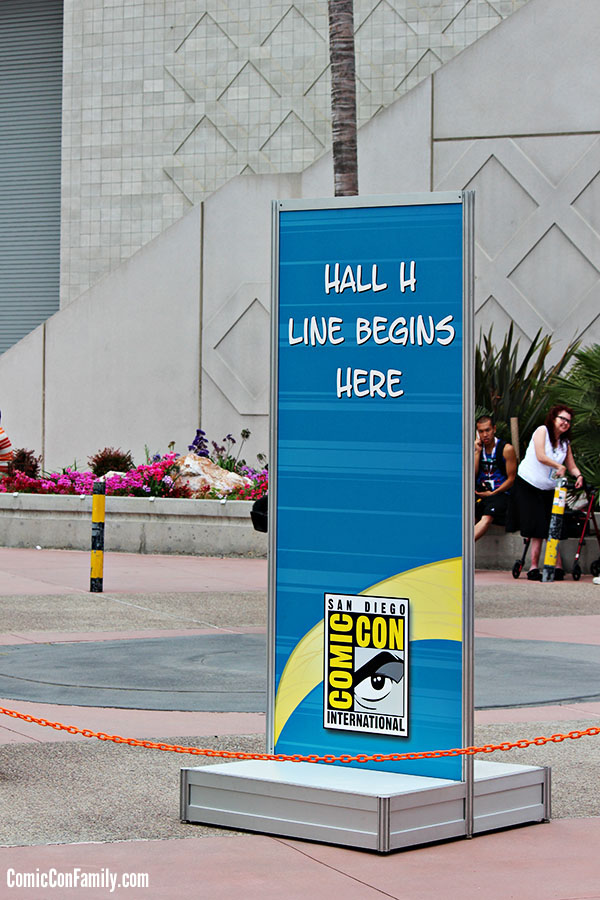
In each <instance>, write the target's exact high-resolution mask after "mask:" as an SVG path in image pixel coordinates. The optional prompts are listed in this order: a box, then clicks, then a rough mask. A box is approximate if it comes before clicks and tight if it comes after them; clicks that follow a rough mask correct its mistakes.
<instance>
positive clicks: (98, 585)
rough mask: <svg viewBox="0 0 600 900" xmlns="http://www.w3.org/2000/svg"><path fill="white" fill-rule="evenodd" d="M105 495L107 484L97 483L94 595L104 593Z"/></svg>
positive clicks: (94, 531)
mask: <svg viewBox="0 0 600 900" xmlns="http://www.w3.org/2000/svg"><path fill="white" fill-rule="evenodd" d="M105 494H106V484H105V482H104V481H95V482H94V494H93V498H92V567H91V575H90V591H91V593H93V594H101V593H102V580H103V571H104V510H105Z"/></svg>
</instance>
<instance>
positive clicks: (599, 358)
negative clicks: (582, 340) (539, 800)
mask: <svg viewBox="0 0 600 900" xmlns="http://www.w3.org/2000/svg"><path fill="white" fill-rule="evenodd" d="M551 396H552V402H553V403H564V404H565V406H570V407H571V409H572V410H573V412H574V414H575V415H574V421H573V428H572V434H573V453H574V455H575V460H576V462H577V465H578V466H579V468H580V469H581V472H582V474H583V477H584V478H585V480H586V481H587V483H588V484H589V485H590V486H592V487H594V488H595V489H596V490H597V491H598V492H600V344H592V345H591V347H585V348H583V349H581V350H578V351H577V353H576V354H575V362H574V364H573V366H572V367H571V368H570V369H569V371H568V373H567V374H566V375H564V376H562V377H559V378H556V379H555V381H554V384H553V386H552V392H551Z"/></svg>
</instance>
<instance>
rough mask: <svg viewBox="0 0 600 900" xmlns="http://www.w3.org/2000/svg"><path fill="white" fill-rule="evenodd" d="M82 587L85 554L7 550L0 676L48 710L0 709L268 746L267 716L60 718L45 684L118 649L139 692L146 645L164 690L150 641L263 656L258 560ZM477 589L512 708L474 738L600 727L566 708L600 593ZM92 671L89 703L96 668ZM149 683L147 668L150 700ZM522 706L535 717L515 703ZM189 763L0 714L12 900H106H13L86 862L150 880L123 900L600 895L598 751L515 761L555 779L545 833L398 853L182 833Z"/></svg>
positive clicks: (591, 671) (526, 755)
mask: <svg viewBox="0 0 600 900" xmlns="http://www.w3.org/2000/svg"><path fill="white" fill-rule="evenodd" d="M88 579H89V556H88V554H85V553H77V552H69V551H28V550H7V549H0V673H1V672H4V673H5V677H7V676H9V675H11V674H12V675H14V674H15V667H14V665H13V662H14V661H15V660H16V658H17V656H18V655H21V658H22V660H25V659H26V657H25V655H24V654H28V655H29V657H28V659H29V662H28V666H24V668H23V669H22V670H21V677H23V678H25V677H30V676H29V675H27V674H26V671H27V667H28V668H29V669H33V672H31V676H32V678H31V680H32V682H33V681H35V682H36V683H38V685H39V684H41V683H42V682H47V684H46V687H45V689H46V691H47V692H46V694H45V697H44V702H41V701H37V702H35V701H33V700H32V699H30V700H27V701H26V700H19V701H16V700H14V699H10V696H6V697H5V698H4V699H0V705H1V706H3V707H7V708H9V709H15V708H16V709H19V710H20V711H22V712H25V713H30V714H32V715H36V716H40V717H44V718H46V719H48V720H49V721H62V722H65V723H67V724H74V725H77V726H79V727H82V728H90V729H91V730H94V731H106V732H107V733H110V734H115V733H116V734H123V735H125V736H128V737H129V736H131V737H139V738H154V739H156V738H160V739H168V741H169V742H174V743H182V744H185V745H188V746H211V747H214V748H224V749H242V750H255V749H263V746H264V737H263V736H264V716H263V715H262V713H260V712H253V711H246V712H240V711H238V710H231V711H230V712H210V711H179V710H177V711H176V710H168V711H159V710H148V709H147V708H140V709H119V708H113V707H112V706H102V705H100V704H98V705H97V706H96V705H93V706H83V705H81V700H80V699H79V698H78V699H77V705H75V703H74V702H73V701H71V703H73V705H66V701H64V700H62V699H61V698H59V697H58V696H57V695H56V693H54V695H53V691H55V689H57V687H58V686H57V681H58V679H57V678H56V677H52V678H50V677H48V675H49V672H48V668H47V659H48V657H47V655H46V657H44V654H47V653H48V652H54V651H57V652H60V653H63V654H66V655H65V656H64V657H63V661H65V660H66V663H67V664H66V666H65V668H64V670H63V671H64V672H66V673H70V675H71V676H72V672H71V669H72V667H71V664H70V660H71V659H73V658H75V657H74V656H73V655H72V654H73V653H76V654H77V655H78V658H79V659H80V660H82V661H83V666H84V668H83V671H84V672H85V659H86V653H88V654H89V653H90V652H92V654H93V653H96V652H98V658H99V659H100V658H101V651H102V647H104V649H105V651H106V653H107V656H108V654H109V651H110V653H116V654H117V656H118V658H119V659H120V660H121V662H120V666H121V668H120V670H119V673H117V672H115V671H112V673H111V667H110V666H107V669H106V672H105V675H106V676H107V677H112V681H111V684H110V685H109V687H112V688H114V687H119V686H120V687H123V686H124V687H126V688H127V687H131V681H132V679H131V678H128V679H127V683H126V684H124V685H123V684H121V685H119V681H121V682H123V681H125V680H126V679H125V678H124V676H123V673H124V672H126V671H127V650H128V648H132V650H133V649H136V648H137V649H136V653H137V654H138V656H139V659H140V661H141V663H142V665H141V668H143V669H144V671H145V673H146V674H145V678H146V679H150V682H152V683H153V685H154V687H156V673H153V671H152V667H151V666H150V665H149V664H148V660H149V656H150V654H149V653H148V652H145V651H144V647H146V648H148V647H149V646H152V647H154V646H157V645H156V644H152V643H151V642H154V641H158V642H159V643H161V644H162V646H163V648H166V647H167V646H171V645H170V644H169V643H168V642H174V643H173V644H172V646H173V647H176V646H177V642H180V646H181V647H184V646H191V642H194V641H201V642H202V641H205V640H206V641H212V642H213V644H214V642H215V641H219V640H223V641H226V642H228V643H230V642H233V643H234V644H235V642H240V646H242V645H243V642H244V641H246V642H248V641H250V642H252V641H255V642H256V641H259V640H262V637H261V635H262V633H263V632H264V629H265V621H266V603H265V587H266V564H265V562H264V561H262V560H243V559H229V560H227V559H205V558H186V557H150V556H135V555H129V554H111V555H110V556H108V557H107V561H106V571H105V593H104V594H102V595H91V594H89V592H88V586H89V584H88ZM476 585H477V588H476V616H477V619H476V634H477V635H478V638H479V640H480V641H481V643H480V645H479V646H480V647H481V648H482V655H481V657H480V660H481V661H480V663H479V665H478V668H479V671H480V672H481V675H480V677H481V679H482V680H483V681H485V682H487V683H488V684H489V685H492V686H494V687H495V688H496V687H497V689H498V691H500V692H502V691H503V692H504V698H503V705H504V708H502V709H482V710H480V711H478V712H477V714H476V741H477V742H488V741H493V742H499V741H502V740H514V739H518V738H521V737H527V738H531V737H536V736H537V735H539V734H552V733H555V732H566V731H570V730H573V729H583V728H587V727H588V726H589V725H590V724H597V723H599V722H600V702H598V701H597V700H594V699H587V700H585V701H583V702H580V701H579V700H577V699H575V700H573V699H568V700H566V701H565V699H564V698H565V697H567V698H568V697H571V696H572V695H573V691H572V689H571V686H570V682H569V679H571V678H572V679H573V683H574V684H576V685H577V686H578V691H579V692H578V693H577V694H576V696H577V697H581V696H585V697H587V698H594V697H595V696H597V695H598V694H600V687H599V680H598V659H599V652H598V651H599V647H600V627H599V625H600V587H598V586H595V585H593V584H591V580H590V579H589V578H585V577H584V579H582V581H581V582H579V583H573V582H571V581H565V582H563V583H561V584H556V585H541V584H535V583H534V584H532V583H528V582H526V581H525V580H524V579H523V578H521V579H519V580H518V581H514V580H513V579H512V577H511V576H510V575H504V574H501V573H497V574H496V573H479V574H478V575H477V578H476ZM223 646H225V644H223ZM119 648H120V649H119ZM522 651H526V653H524V652H522ZM69 654H71V655H69ZM532 657H535V658H536V660H537V661H536V667H535V671H536V672H537V676H539V678H538V681H537V682H536V690H538V691H539V692H540V693H539V695H537V696H538V699H537V700H536V698H535V697H533V698H532V697H531V696H530V697H529V700H528V699H527V696H526V694H525V692H526V690H529V689H530V687H531V686H530V684H529V682H530V681H531V671H528V670H527V668H525V669H524V670H519V671H518V672H517V671H516V667H517V665H521V664H522V660H523V658H527V659H531V658H532ZM55 658H56V657H55ZM114 658H115V657H112V659H113V661H114ZM45 659H46V662H45ZM89 659H90V657H89V656H88V660H89ZM131 661H134V660H133V654H131ZM7 663H10V665H7ZM253 663H254V664H255V663H256V659H254V660H253ZM249 665H250V668H251V667H252V663H250V664H249ZM45 666H46V668H44V667H45ZM486 666H487V667H488V671H487V673H486V672H485V671H484V667H486ZM88 668H89V669H90V672H89V675H90V677H91V676H92V673H93V676H94V677H93V678H92V679H91V681H93V687H94V689H95V688H97V687H98V681H99V679H98V677H97V675H98V670H97V668H96V666H95V665H94V666H93V667H91V666H88ZM137 668H140V666H137ZM130 669H131V667H130ZM507 671H508V672H509V673H510V676H507V674H506V673H507ZM54 674H55V675H56V672H55V673H54ZM175 674H176V673H175V672H173V673H172V675H173V677H175ZM537 676H536V677H537ZM177 677H178V676H177ZM216 677H218V676H216ZM507 677H508V681H507V680H506V679H507ZM140 678H142V675H141V674H140V673H139V672H138V674H137V675H136V676H135V679H138V684H137V687H138V688H139V687H140V683H139V679H140ZM135 679H133V680H134V681H135ZM63 680H65V679H63ZM71 680H73V679H72V677H71ZM82 680H83V679H81V678H80V679H78V680H77V681H78V682H79V681H82ZM88 681H90V679H88ZM48 682H50V683H48ZM538 682H539V683H538ZM582 682H583V683H582ZM90 683H91V682H90ZM6 684H7V682H2V680H1V678H0V685H2V687H0V696H1V695H2V694H3V692H4V693H8V694H9V695H10V694H11V693H12V695H13V697H14V696H15V691H14V690H12V691H11V690H9V689H8V687H6ZM141 686H142V688H143V687H144V684H143V683H142V684H141ZM557 686H558V687H559V688H560V697H559V698H558V699H560V701H561V702H560V705H556V704H554V703H553V702H550V701H554V700H556V699H557V697H556V695H555V693H553V691H556V688H557ZM165 692H166V691H165V690H163V693H165ZM90 699H93V698H90ZM524 701H525V702H534V701H535V702H540V703H541V705H538V706H528V707H523V706H519V704H522V703H523V702H524ZM112 702H114V701H113V700H111V703H112ZM488 702H489V701H488ZM511 704H512V705H511ZM220 708H221V709H223V707H220ZM190 758H191V759H193V760H194V762H193V763H192V764H193V765H197V764H199V758H197V757H188V758H187V759H186V758H184V757H181V756H179V755H176V754H172V753H163V752H161V751H155V750H142V749H136V748H131V747H128V746H123V745H116V744H114V743H107V742H100V741H97V740H91V739H86V738H84V737H80V736H71V735H68V734H66V733H65V732H61V731H54V730H51V729H47V728H40V727H39V726H37V725H33V724H28V723H25V722H22V721H20V720H16V719H13V718H9V717H7V716H0V798H1V802H0V896H15V897H19V898H26V900H34V898H35V900H38V898H41V897H50V896H53V897H60V900H62V898H63V897H65V898H68V897H70V896H78V895H79V894H82V895H83V896H85V897H91V898H96V897H107V896H111V894H110V893H109V890H108V888H98V889H87V890H84V889H83V888H81V889H80V890H69V889H68V888H62V889H57V890H50V889H49V890H47V891H44V890H43V889H39V888H32V889H27V888H22V889H18V888H14V889H11V890H9V889H8V888H9V885H8V883H7V882H6V877H9V878H10V877H12V876H11V875H10V871H9V870H15V872H19V873H20V872H33V873H35V871H36V869H38V870H39V871H40V872H46V871H48V870H50V869H52V868H54V869H56V871H57V872H59V873H66V872H71V871H72V870H73V867H77V866H78V867H81V870H82V871H83V872H84V873H90V872H93V873H97V874H98V876H100V875H102V877H103V878H104V879H105V880H106V881H108V880H109V877H110V876H111V875H113V874H115V875H117V876H118V877H120V876H121V875H122V874H123V873H128V872H140V873H148V874H149V879H150V886H149V887H148V888H145V889H139V890H137V891H135V890H128V891H127V890H125V889H124V888H121V889H117V890H116V891H115V892H114V893H113V894H112V896H117V897H125V896H136V895H137V896H141V897H144V898H161V900H163V898H165V900H169V898H171V897H179V896H189V897H199V898H205V897H206V898H209V897H210V898H223V900H233V898H236V900H237V898H238V896H240V895H241V896H243V897H244V898H248V900H254V898H259V897H260V898H261V900H270V898H271V897H273V898H275V897H277V898H278V900H280V898H282V897H283V898H291V900H295V898H300V897H302V898H304V897H305V895H306V893H307V891H309V892H311V893H312V894H313V896H314V897H315V900H317V898H321V897H329V896H330V895H333V894H335V895H336V896H337V895H338V894H340V895H342V896H343V897H344V898H348V900H353V898H357V900H359V898H360V900H362V898H366V900H369V898H371V897H372V898H376V897H386V896H387V897H393V898H403V900H404V898H406V900H420V898H423V900H425V898H426V900H429V898H433V897H436V898H442V900H453V898H455V897H456V898H458V897H459V896H460V897H461V898H471V897H473V898H475V897H477V898H479V897H482V898H486V900H488V898H489V900H495V898H496V897H498V898H499V897H500V896H502V897H503V898H504V897H536V898H537V897H542V898H556V900H559V898H561V900H562V898H586V900H590V898H600V863H599V861H598V853H597V847H598V846H600V791H599V787H600V736H598V737H587V738H582V739H580V740H577V741H571V740H567V741H564V742H562V743H559V744H549V745H545V746H542V747H533V748H529V749H527V750H519V751H511V753H510V754H507V755H506V757H505V759H506V758H508V759H510V761H512V762H519V763H525V764H535V765H552V767H553V815H554V817H555V818H553V821H552V822H551V823H550V824H548V825H540V826H532V827H527V828H519V829H511V830H509V831H505V832H500V833H497V834H491V835H486V836H481V837H478V838H476V839H475V840H473V841H456V842H452V843H448V844H441V845H435V846H430V847H425V848H420V849H418V850H411V851H407V852H404V853H400V854H393V855H391V856H389V857H381V856H377V855H372V854H368V853H363V852H358V851H352V850H346V849H342V848H339V847H327V846H323V845H318V844H310V843H302V842H299V841H292V840H287V839H285V840H282V839H277V838H272V837H266V836H262V835H249V834H239V833H234V832H223V831H218V830H217V829H211V828H205V827H202V826H189V825H182V824H181V823H180V822H179V817H178V813H179V811H178V776H179V769H180V767H181V765H187V764H190V763H189V759H190ZM5 885H6V887H5Z"/></svg>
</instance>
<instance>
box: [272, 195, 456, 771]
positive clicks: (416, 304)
mask: <svg viewBox="0 0 600 900" xmlns="http://www.w3.org/2000/svg"><path fill="white" fill-rule="evenodd" d="M463 199H464V198H463V195H462V194H458V193H456V194H452V195H448V194H431V195H419V196H418V197H415V198H412V199H411V200H407V201H406V202H404V201H403V200H402V199H397V200H395V199H394V198H391V199H390V202H389V205H388V203H387V200H386V203H385V205H382V202H381V198H379V203H378V204H377V203H376V202H374V201H372V202H369V201H364V200H362V198H361V200H358V198H353V201H348V200H343V201H327V203H326V202H323V203H322V204H313V205H311V206H310V208H307V206H306V205H302V204H300V203H298V204H275V213H276V214H275V216H274V229H275V234H274V238H275V241H274V243H275V248H276V252H275V254H274V260H275V262H274V292H273V294H274V354H273V358H274V367H275V371H274V390H273V410H272V415H273V426H274V439H273V446H272V455H273V459H272V462H271V488H270V490H271V502H270V517H271V520H270V531H271V583H270V604H271V623H270V635H271V653H270V661H271V673H270V681H271V700H270V726H269V727H270V731H271V736H272V743H273V746H274V749H275V751H276V752H278V753H301V754H311V753H318V754H335V755H341V754H352V755H354V754H368V755H371V754H374V753H375V754H377V753H394V752H398V753H405V752H414V751H423V750H434V749H444V748H451V747H460V746H461V745H462V741H463V736H464V724H465V713H467V715H469V713H468V711H466V710H465V702H464V701H465V698H464V679H463V668H464V647H463V626H464V609H463V606H464V604H463V595H464V590H463V556H464V553H463V543H464V541H465V535H466V534H468V540H471V534H470V533H469V532H467V531H466V528H465V525H466V524H468V523H465V507H464V497H465V475H464V465H463V462H464V460H463V457H464V449H463V448H464V446H465V441H464V428H463V422H464V416H465V397H464V393H465V389H464V377H465V372H464V349H465V345H464V338H465V335H464V315H465V314H464V308H463V278H464V265H463V232H464V206H465V204H464V203H463ZM355 204H356V205H355ZM470 500H471V494H469V502H470ZM469 521H470V520H469ZM366 765H367V766H370V767H371V768H376V769H377V768H379V769H382V768H384V769H387V770H388V771H399V772H408V773H411V774H415V775H433V776H436V777H444V778H451V779H456V780H460V779H461V777H462V762H461V759H460V758H441V759H433V760H420V761H411V762H406V761H404V762H400V761H396V762H386V763H382V762H377V761H375V762H369V763H367V764H366Z"/></svg>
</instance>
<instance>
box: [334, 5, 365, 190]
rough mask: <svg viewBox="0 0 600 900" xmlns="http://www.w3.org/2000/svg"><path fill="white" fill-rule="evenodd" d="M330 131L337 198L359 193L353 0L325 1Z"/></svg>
mask: <svg viewBox="0 0 600 900" xmlns="http://www.w3.org/2000/svg"><path fill="white" fill-rule="evenodd" d="M328 7H329V60H330V63H331V131H332V138H333V180H334V187H335V196H336V197H351V196H355V195H356V194H358V158H357V150H356V64H355V56H354V14H353V0H328Z"/></svg>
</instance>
